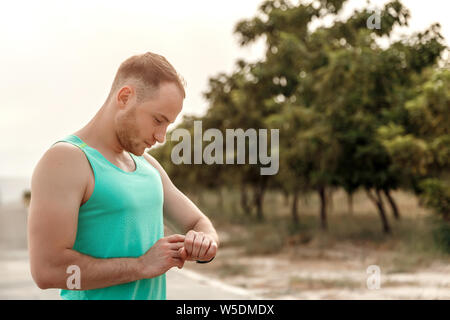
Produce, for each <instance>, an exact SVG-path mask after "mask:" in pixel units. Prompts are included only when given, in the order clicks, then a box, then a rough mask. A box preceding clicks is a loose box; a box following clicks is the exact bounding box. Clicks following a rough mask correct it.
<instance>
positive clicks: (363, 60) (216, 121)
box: [158, 0, 450, 233]
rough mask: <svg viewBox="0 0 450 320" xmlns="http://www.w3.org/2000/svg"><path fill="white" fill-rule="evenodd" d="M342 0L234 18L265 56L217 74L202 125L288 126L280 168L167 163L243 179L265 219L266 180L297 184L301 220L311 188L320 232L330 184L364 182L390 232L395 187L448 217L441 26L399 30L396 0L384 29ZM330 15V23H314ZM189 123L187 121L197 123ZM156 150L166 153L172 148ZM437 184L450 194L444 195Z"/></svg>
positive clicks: (199, 177) (384, 14)
mask: <svg viewBox="0 0 450 320" xmlns="http://www.w3.org/2000/svg"><path fill="white" fill-rule="evenodd" d="M345 2H346V1H345V0H320V1H314V2H313V3H304V2H301V3H300V4H298V5H294V4H292V3H291V2H289V1H286V0H269V1H264V2H263V3H262V4H261V5H260V7H259V10H258V12H257V13H256V15H255V17H253V18H251V19H246V20H242V21H240V22H238V23H237V24H236V26H235V30H234V32H235V34H236V35H237V36H238V41H239V43H240V45H242V46H246V45H250V44H252V43H254V42H255V41H257V40H258V39H264V40H265V42H266V53H265V57H264V59H262V60H261V61H257V62H252V63H250V62H246V61H245V60H239V61H237V63H236V68H235V70H234V71H233V72H232V73H231V74H229V75H228V74H224V73H221V74H218V75H217V76H215V77H212V78H210V79H209V88H208V90H207V91H206V92H205V97H206V99H207V100H208V101H209V109H208V111H207V113H206V114H205V115H204V116H203V117H201V120H202V121H203V128H204V130H206V129H208V128H217V129H219V130H221V131H222V132H223V133H225V130H226V129H227V128H242V129H243V130H246V129H248V128H255V129H259V128H269V129H270V128H277V129H280V148H279V150H280V170H279V173H278V174H277V175H276V176H271V177H268V176H261V175H260V170H259V166H258V165H249V164H245V165H211V166H208V165H196V166H187V165H184V166H180V167H179V168H176V169H175V168H171V169H170V170H173V174H174V175H175V176H177V177H180V184H182V185H183V184H186V186H187V187H188V185H192V183H194V184H195V183H196V184H201V185H204V186H205V185H207V186H208V187H209V188H220V187H221V186H228V187H230V188H239V190H241V207H242V209H243V211H244V212H245V213H248V214H251V213H252V212H253V211H254V212H256V216H257V217H258V218H259V219H263V217H264V214H263V199H264V193H265V192H266V190H267V189H274V190H280V191H282V192H283V193H285V194H292V195H293V201H292V217H293V221H294V222H295V223H298V221H299V215H298V212H297V208H298V206H297V201H298V198H299V195H300V194H301V193H305V192H310V191H314V192H317V194H318V195H319V198H320V200H321V201H320V210H319V213H320V225H321V227H322V229H324V230H326V228H327V219H326V217H327V200H328V199H327V196H326V195H327V192H326V191H327V189H329V188H333V187H342V188H344V189H345V190H346V191H347V192H348V194H349V195H351V194H353V193H354V192H355V191H356V190H357V189H359V188H362V189H363V190H365V191H366V193H367V196H368V197H369V198H370V199H371V200H372V201H373V203H374V205H375V208H376V210H377V211H378V213H379V216H380V221H381V223H382V230H383V231H384V232H385V233H389V232H390V230H391V226H390V224H389V217H388V215H387V213H386V211H387V210H386V204H387V205H388V207H390V208H391V211H392V213H393V215H394V217H395V218H396V219H399V218H400V213H399V210H398V207H397V205H396V202H395V200H394V198H393V197H392V194H391V191H392V190H395V189H397V188H404V189H412V190H414V191H415V192H416V193H418V194H422V195H423V196H424V197H425V198H426V199H428V200H426V201H425V200H424V201H425V202H426V203H427V204H429V205H430V206H432V207H434V208H436V210H437V211H439V212H441V213H443V214H444V216H446V215H448V209H445V208H446V207H445V206H447V205H448V201H447V200H445V199H446V195H448V190H449V189H448V185H446V184H444V183H443V182H442V177H443V175H444V174H448V172H449V170H448V168H449V162H450V160H449V159H450V157H449V155H450V135H449V132H448V130H449V128H450V123H449V115H450V112H449V83H450V82H449V71H448V69H446V68H441V69H437V67H436V63H437V62H438V61H439V59H440V57H441V54H442V52H443V51H444V50H445V49H446V47H445V45H444V44H443V38H442V36H441V35H440V33H439V25H438V24H434V25H431V26H430V27H429V28H428V29H426V30H425V31H423V32H420V33H416V34H412V35H407V36H403V37H402V38H400V39H396V40H394V36H393V30H394V29H395V28H396V27H401V26H407V25H408V20H409V17H410V13H409V10H408V9H407V8H406V7H405V6H404V5H403V4H402V3H401V2H400V1H397V0H394V1H391V2H388V3H387V4H385V6H384V7H383V8H381V9H380V15H381V16H380V18H381V19H380V22H381V24H380V28H379V29H369V28H368V27H367V20H368V19H369V17H371V16H372V15H373V14H374V12H373V11H372V10H370V9H369V8H368V7H366V8H363V9H361V10H357V11H355V12H353V14H352V15H351V16H350V17H349V18H348V19H346V20H343V19H342V18H340V13H341V12H342V8H343V5H344V3H345ZM324 18H327V20H328V21H331V23H329V24H327V25H319V26H318V27H315V29H313V28H312V27H311V26H312V25H313V24H314V23H316V22H317V21H321V19H324ZM382 43H383V45H382ZM192 123H193V122H192V119H190V120H189V119H188V120H185V121H184V122H183V124H182V125H181V127H185V128H187V129H188V130H191V131H192ZM166 145H167V146H164V147H165V148H166V149H167V148H170V146H171V145H170V144H166ZM247 150H248V148H247ZM158 152H159V153H161V155H162V157H163V158H164V159H167V150H165V151H158ZM166 165H167V166H169V167H172V166H173V165H171V164H170V163H166ZM426 179H434V180H426ZM250 190H251V191H252V194H253V201H250V196H249V193H248V192H249V191H250ZM433 194H434V195H437V194H438V195H439V197H438V198H439V199H444V200H442V201H441V200H439V203H438V204H437V203H436V201H437V200H436V199H437V198H436V197H434V196H432V195H433ZM427 195H428V196H427ZM432 198H433V199H434V200H433V201H431V200H430V199H432ZM386 201H387V202H386ZM446 201H447V202H446ZM447 208H448V207H447ZM445 212H447V213H445Z"/></svg>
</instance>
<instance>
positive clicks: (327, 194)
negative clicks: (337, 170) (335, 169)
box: [325, 187, 334, 214]
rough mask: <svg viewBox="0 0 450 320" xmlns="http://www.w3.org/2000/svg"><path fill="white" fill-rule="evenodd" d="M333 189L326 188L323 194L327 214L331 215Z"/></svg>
mask: <svg viewBox="0 0 450 320" xmlns="http://www.w3.org/2000/svg"><path fill="white" fill-rule="evenodd" d="M333 192H334V190H333V188H331V187H330V188H328V189H327V190H326V192H325V197H326V199H327V209H328V214H333V209H334V203H333Z"/></svg>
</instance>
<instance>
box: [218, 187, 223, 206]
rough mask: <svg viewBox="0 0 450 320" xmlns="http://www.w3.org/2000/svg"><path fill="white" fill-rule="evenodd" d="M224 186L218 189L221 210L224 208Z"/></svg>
mask: <svg viewBox="0 0 450 320" xmlns="http://www.w3.org/2000/svg"><path fill="white" fill-rule="evenodd" d="M223 203H224V202H223V188H219V190H217V207H218V208H219V209H220V210H223V209H224V207H223Z"/></svg>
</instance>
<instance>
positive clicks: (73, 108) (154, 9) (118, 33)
mask: <svg viewBox="0 0 450 320" xmlns="http://www.w3.org/2000/svg"><path fill="white" fill-rule="evenodd" d="M261 2H262V1H261V0H228V1H218V0H209V1H206V0H196V1H182V0H173V1H170V2H169V1H148V0H147V1H130V0H129V1H111V0H109V1H94V0H93V1H79V0H78V1H72V0H65V1H49V0H45V1H44V0H40V1H1V2H0V4H1V11H0V41H1V44H0V46H1V47H0V49H1V50H0V74H1V77H0V90H1V91H0V93H1V97H2V103H1V104H0V111H1V112H0V177H1V176H21V177H29V176H30V175H31V173H32V171H33V168H34V166H35V165H36V163H37V161H38V160H39V158H40V157H41V155H42V154H43V152H44V151H45V150H46V149H47V148H48V147H49V146H50V145H51V144H52V143H54V142H55V141H57V140H58V139H60V138H63V137H64V136H66V135H68V134H70V133H72V132H74V131H76V130H78V129H79V128H81V127H82V126H84V125H85V124H86V123H87V122H88V121H89V120H90V119H91V118H92V117H93V116H94V114H95V113H96V112H97V110H98V109H99V108H100V106H101V105H102V104H103V102H104V100H105V98H106V96H107V94H108V92H109V89H110V85H111V83H112V80H113V77H114V75H115V72H116V71H117V68H118V66H119V64H120V63H121V62H122V61H123V60H125V59H126V58H128V57H130V56H131V55H134V54H138V53H144V52H146V51H152V52H156V53H159V54H162V55H164V56H165V57H166V58H167V59H168V60H169V61H170V62H171V63H172V64H173V65H174V67H175V68H176V69H177V70H178V72H179V73H180V74H182V75H183V77H184V78H185V79H186V81H187V97H186V100H185V102H184V108H183V111H182V114H181V115H180V116H179V118H180V119H181V116H182V115H183V114H192V113H196V114H201V113H203V112H204V111H205V110H206V108H207V103H206V101H205V100H204V99H203V97H202V92H204V91H205V90H206V89H207V83H208V78H209V77H212V76H214V75H217V74H218V73H219V72H227V73H229V72H231V71H232V70H233V67H234V64H235V61H236V60H237V59H238V58H244V59H246V60H255V59H258V58H260V57H262V55H263V49H264V46H263V44H262V43H261V42H259V43H257V44H256V45H255V46H253V47H251V48H240V47H239V46H238V44H237V38H236V37H235V36H233V34H232V30H233V28H234V26H235V24H236V23H237V21H238V20H240V19H244V18H250V17H253V16H254V15H255V14H256V10H257V8H258V6H259V4H260V3H261ZM384 2H386V1H385V0H379V1H372V3H375V4H381V3H384ZM364 3H365V1H364V0H350V4H349V8H353V7H355V6H360V5H363V4H364ZM403 3H404V4H405V5H406V6H407V7H408V8H409V9H410V10H411V16H412V17H411V20H410V30H423V29H425V28H426V27H428V26H429V25H430V24H431V23H433V22H440V23H441V25H442V33H443V35H444V36H445V38H446V39H447V43H449V39H450V23H449V21H448V17H447V16H446V14H447V13H448V12H449V8H450V5H449V4H448V1H445V0H428V1H421V0H404V1H403Z"/></svg>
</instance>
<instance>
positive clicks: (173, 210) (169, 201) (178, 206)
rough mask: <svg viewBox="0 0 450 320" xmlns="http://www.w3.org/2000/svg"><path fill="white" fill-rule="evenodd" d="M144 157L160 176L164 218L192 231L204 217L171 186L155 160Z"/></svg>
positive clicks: (148, 156)
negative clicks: (162, 190)
mask: <svg viewBox="0 0 450 320" xmlns="http://www.w3.org/2000/svg"><path fill="white" fill-rule="evenodd" d="M144 155H145V158H146V159H147V161H149V162H150V164H151V165H152V166H154V167H155V168H156V169H157V170H158V172H159V174H160V176H161V180H162V184H163V189H164V215H165V218H167V219H168V220H169V221H170V222H172V223H173V224H175V225H176V226H177V227H178V228H181V229H183V230H184V231H186V230H190V229H192V227H193V226H194V225H195V224H196V223H197V221H198V220H199V219H201V218H202V217H203V216H204V215H203V213H202V212H201V211H200V209H198V208H197V206H196V205H195V204H194V203H193V202H192V201H191V200H190V199H189V198H188V197H187V196H186V195H185V194H184V193H183V192H181V191H180V190H179V189H178V188H177V187H176V186H175V185H174V184H173V182H172V181H171V180H170V178H169V176H168V175H167V173H166V171H165V170H164V168H163V167H162V166H161V165H160V164H159V163H158V161H156V159H155V158H153V157H152V156H150V155H148V154H144Z"/></svg>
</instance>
